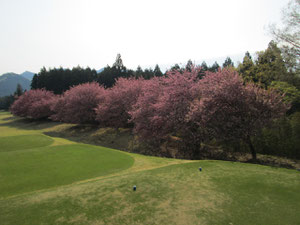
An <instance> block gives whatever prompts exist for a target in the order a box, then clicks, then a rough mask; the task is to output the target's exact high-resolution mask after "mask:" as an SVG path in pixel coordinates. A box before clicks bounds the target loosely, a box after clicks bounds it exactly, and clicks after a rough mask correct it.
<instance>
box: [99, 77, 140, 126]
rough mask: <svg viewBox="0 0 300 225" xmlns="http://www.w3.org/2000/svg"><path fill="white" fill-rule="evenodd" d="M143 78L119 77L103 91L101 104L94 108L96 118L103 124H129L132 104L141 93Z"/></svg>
mask: <svg viewBox="0 0 300 225" xmlns="http://www.w3.org/2000/svg"><path fill="white" fill-rule="evenodd" d="M145 82H146V81H145V80H144V79H141V78H140V79H134V78H129V79H126V78H119V79H118V80H117V82H116V84H115V85H114V86H113V87H112V88H110V89H107V90H106V91H105V92H104V96H103V97H104V98H103V101H102V102H101V104H99V105H98V106H97V108H96V120H97V121H98V122H99V123H100V124H101V125H105V126H110V127H115V128H119V127H127V126H129V120H130V118H131V117H130V114H129V113H128V112H129V111H131V109H132V106H133V105H134V104H135V103H136V101H137V99H138V97H139V95H140V94H141V91H142V88H143V85H144V83H145Z"/></svg>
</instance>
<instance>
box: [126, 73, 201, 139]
mask: <svg viewBox="0 0 300 225" xmlns="http://www.w3.org/2000/svg"><path fill="white" fill-rule="evenodd" d="M198 72H199V68H193V69H192V70H191V71H187V70H186V71H183V72H182V73H181V72H179V71H176V70H175V71H170V72H168V73H167V76H166V77H163V78H153V79H151V80H149V81H147V83H146V84H145V85H144V86H143V90H142V94H141V95H140V96H139V98H138V100H137V103H136V104H135V105H134V106H133V108H132V110H131V111H130V112H129V114H130V115H131V116H132V119H131V121H132V122H133V123H134V131H135V133H137V134H138V135H139V136H140V137H141V138H142V139H144V140H151V141H157V142H159V141H161V140H163V139H165V138H166V137H167V136H169V135H175V136H180V137H184V136H185V137H186V136H187V135H186V131H187V130H188V129H186V126H187V125H188V123H187V122H186V120H185V117H186V114H187V113H188V111H189V105H190V103H191V101H193V99H194V98H195V95H196V94H197V93H198V92H197V82H198V78H197V75H198Z"/></svg>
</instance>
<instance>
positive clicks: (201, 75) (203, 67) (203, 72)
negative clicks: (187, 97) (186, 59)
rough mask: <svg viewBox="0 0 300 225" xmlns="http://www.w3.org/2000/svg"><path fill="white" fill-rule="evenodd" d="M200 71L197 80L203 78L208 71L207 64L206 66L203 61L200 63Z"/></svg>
mask: <svg viewBox="0 0 300 225" xmlns="http://www.w3.org/2000/svg"><path fill="white" fill-rule="evenodd" d="M200 67H201V70H200V72H199V73H198V78H199V79H202V78H203V77H204V76H205V72H206V71H208V66H207V64H206V62H205V61H203V62H202V63H201V66H200Z"/></svg>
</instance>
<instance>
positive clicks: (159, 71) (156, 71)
mask: <svg viewBox="0 0 300 225" xmlns="http://www.w3.org/2000/svg"><path fill="white" fill-rule="evenodd" d="M153 73H154V76H156V77H161V76H163V73H162V72H161V70H160V68H159V66H158V65H157V64H156V66H155V68H154V71H153Z"/></svg>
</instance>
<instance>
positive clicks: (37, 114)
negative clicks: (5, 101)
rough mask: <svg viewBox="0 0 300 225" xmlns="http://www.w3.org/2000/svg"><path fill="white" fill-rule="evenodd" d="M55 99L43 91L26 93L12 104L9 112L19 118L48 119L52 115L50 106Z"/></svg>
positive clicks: (48, 92)
mask: <svg viewBox="0 0 300 225" xmlns="http://www.w3.org/2000/svg"><path fill="white" fill-rule="evenodd" d="M56 98H57V96H56V95H54V94H53V93H52V92H50V91H46V90H44V89H36V90H30V91H26V92H25V93H24V94H23V95H21V96H20V97H18V99H17V100H16V101H15V102H14V103H13V105H12V106H11V108H10V111H11V112H12V114H14V115H16V116H21V117H28V118H32V119H42V118H48V117H49V116H51V115H52V113H53V112H52V111H51V110H50V106H51V104H52V102H53V101H55V99H56Z"/></svg>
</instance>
